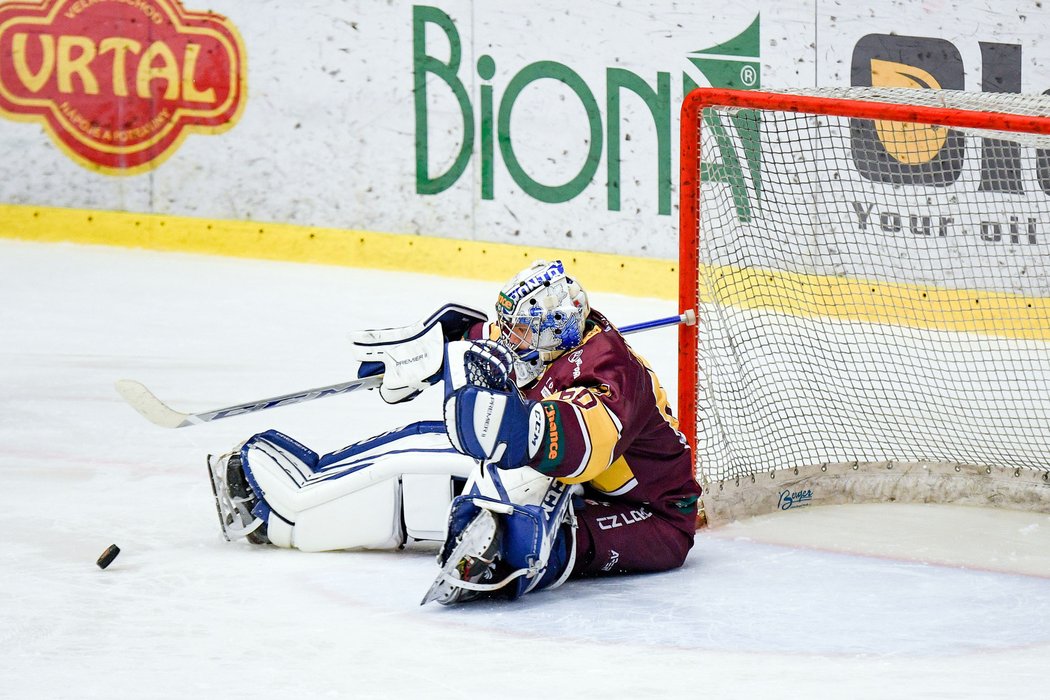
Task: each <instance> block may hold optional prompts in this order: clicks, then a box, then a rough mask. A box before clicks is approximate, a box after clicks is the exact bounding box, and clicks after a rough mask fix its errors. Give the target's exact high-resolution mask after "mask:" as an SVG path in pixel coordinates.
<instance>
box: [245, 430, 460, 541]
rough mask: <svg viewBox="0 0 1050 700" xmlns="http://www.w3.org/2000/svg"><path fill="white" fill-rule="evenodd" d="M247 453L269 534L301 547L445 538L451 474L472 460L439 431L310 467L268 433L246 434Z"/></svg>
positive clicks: (457, 472)
mask: <svg viewBox="0 0 1050 700" xmlns="http://www.w3.org/2000/svg"><path fill="white" fill-rule="evenodd" d="M245 456H246V460H245V467H246V472H248V473H249V475H250V477H251V479H252V480H253V481H254V485H255V486H257V487H258V489H259V491H261V493H262V496H263V499H264V500H265V501H266V504H267V505H268V506H269V507H270V516H269V518H268V519H267V536H268V537H269V539H270V542H271V543H273V544H274V545H277V546H281V547H294V548H297V549H301V550H303V551H328V550H338V549H392V548H396V547H398V546H400V545H401V544H403V543H404V541H405V536H406V534H407V536H408V537H412V538H415V539H424V540H436V541H443V540H444V538H445V527H446V525H447V514H448V507H449V504H450V503H451V502H452V497H453V495H454V494H453V482H452V479H453V477H459V478H465V477H466V476H467V475H468V474H469V473H470V472H471V471H472V470H473V468H474V466H475V464H476V462H475V461H474V460H473V459H471V458H470V457H466V456H464V455H461V454H459V453H457V452H455V451H453V450H452V449H451V447H450V445H449V443H448V439H447V438H446V437H445V436H444V434H423V435H411V436H406V437H404V438H400V439H397V440H395V441H386V442H384V443H383V444H382V445H379V446H377V447H376V448H375V449H369V450H367V451H358V452H355V453H354V454H353V455H351V456H348V457H347V458H346V459H345V460H340V461H337V462H332V463H326V464H325V466H324V467H323V468H320V469H317V470H316V471H315V469H314V468H313V467H312V466H311V465H310V464H308V463H307V462H304V460H303V457H302V456H301V455H300V454H297V453H296V452H294V451H292V450H289V449H286V448H285V447H284V446H281V445H278V444H275V443H273V442H270V441H267V440H261V439H260V440H254V441H250V442H249V446H248V450H247V453H246V455H245ZM308 458H309V457H308ZM402 518H403V521H404V526H402Z"/></svg>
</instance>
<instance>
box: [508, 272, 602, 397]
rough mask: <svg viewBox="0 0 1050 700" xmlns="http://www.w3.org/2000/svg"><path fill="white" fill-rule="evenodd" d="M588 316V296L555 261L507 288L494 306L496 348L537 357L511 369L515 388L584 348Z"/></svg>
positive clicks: (521, 362)
mask: <svg viewBox="0 0 1050 700" xmlns="http://www.w3.org/2000/svg"><path fill="white" fill-rule="evenodd" d="M590 312H591V307H590V304H589V303H588V301H587V293H586V292H584V291H583V288H582V287H580V285H579V283H578V282H576V281H575V280H574V279H572V278H571V277H569V276H568V275H566V274H565V266H564V265H562V262H561V261H560V260H554V261H552V262H547V261H542V260H541V261H539V262H536V263H533V264H532V265H531V266H530V267H528V268H527V269H525V270H522V271H521V272H520V273H518V274H517V275H515V277H514V278H513V279H511V280H510V281H509V282H507V284H506V285H505V286H504V287H503V289H502V290H500V293H499V299H498V300H497V301H496V318H497V321H498V323H499V329H500V342H501V343H502V344H503V345H505V346H506V347H508V348H510V349H512V350H514V351H515V352H517V353H518V354H519V355H521V353H523V352H527V351H528V350H534V351H536V353H537V355H538V357H537V358H536V359H535V360H534V361H532V362H528V361H527V360H523V361H519V362H518V363H516V364H515V368H514V369H515V376H516V379H517V383H518V385H519V386H523V385H525V384H527V383H528V382H530V381H532V379H534V378H535V377H536V376H538V375H539V373H540V372H542V371H543V366H544V365H546V364H547V363H550V362H553V361H554V360H555V359H556V358H557V357H558V356H559V355H561V354H562V353H564V352H566V351H568V350H571V349H573V348H574V347H576V346H577V345H579V344H580V343H581V342H583V334H584V325H585V324H586V322H587V315H588V314H589V313H590Z"/></svg>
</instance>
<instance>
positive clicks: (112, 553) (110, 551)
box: [95, 544, 120, 569]
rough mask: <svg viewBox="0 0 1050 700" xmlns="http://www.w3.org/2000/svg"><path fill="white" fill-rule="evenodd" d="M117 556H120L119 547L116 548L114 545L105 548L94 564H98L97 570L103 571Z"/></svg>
mask: <svg viewBox="0 0 1050 700" xmlns="http://www.w3.org/2000/svg"><path fill="white" fill-rule="evenodd" d="M118 554H120V547H118V546H117V545H115V544H111V545H110V546H108V547H106V551H104V552H102V556H100V557H99V558H98V561H97V562H95V563H96V564H98V568H100V569H105V568H106V567H107V566H109V565H110V564H112V563H113V560H114V559H116V558H117V555H118Z"/></svg>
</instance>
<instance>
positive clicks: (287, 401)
mask: <svg viewBox="0 0 1050 700" xmlns="http://www.w3.org/2000/svg"><path fill="white" fill-rule="evenodd" d="M683 323H684V324H685V325H687V326H692V325H693V324H695V323H696V313H695V312H693V311H692V310H689V311H685V312H683V313H681V314H679V315H677V316H668V317H667V318H659V319H655V320H652V321H643V322H641V323H635V324H633V325H629V326H624V327H623V328H620V329H619V330H620V333H622V334H624V335H627V334H630V333H637V332H639V331H647V330H651V329H653V328H663V327H665V326H677V325H680V324H683ZM526 359H528V358H526ZM382 383H383V375H382V374H374V375H371V376H368V377H361V378H359V379H351V380H350V381H348V382H341V383H339V384H330V385H328V386H321V387H317V388H316V389H307V390H305V391H296V392H293V393H291V394H284V395H282V396H273V397H270V398H266V399H258V400H256V401H248V402H246V403H241V404H237V405H236V406H227V407H225V408H217V409H213V410H211V411H201V412H200V413H182V412H180V411H176V410H175V409H173V408H171V407H170V406H168V405H167V404H165V403H164V402H163V401H161V400H160V399H158V398H157V397H156V396H154V394H153V392H151V391H150V390H149V389H147V388H146V387H145V385H143V384H142V383H140V382H137V381H134V380H132V379H120V380H118V381H117V382H116V389H117V393H118V394H120V396H121V398H123V399H124V401H126V402H127V403H128V404H129V405H130V406H131V407H132V408H134V409H135V410H136V411H138V412H139V413H140V414H141V415H142V417H143V418H145V419H146V420H148V421H149V422H150V423H153V424H154V425H159V426H160V427H162V428H185V427H186V426H188V425H199V424H201V423H210V422H211V421H215V420H221V419H223V418H230V417H232V416H242V415H245V414H247V413H255V412H256V411H263V410H266V409H268V408H276V407H277V406H290V405H292V404H296V403H302V402H304V401H313V400H314V399H320V398H323V397H325V396H337V395H339V394H349V393H351V392H354V391H357V390H359V389H376V388H378V387H379V385H380V384H382Z"/></svg>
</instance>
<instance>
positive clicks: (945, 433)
mask: <svg viewBox="0 0 1050 700" xmlns="http://www.w3.org/2000/svg"><path fill="white" fill-rule="evenodd" d="M1048 134H1050V100H1048V99H1047V98H1044V97H1041V96H1033V97H1023V96H1015V95H999V94H996V95H986V94H981V93H958V92H950V91H933V90H904V89H887V90H882V89H878V88H857V89H849V88H845V89H832V90H825V91H814V92H811V93H808V94H805V93H799V92H796V93H788V92H783V93H768V92H756V91H739V90H723V89H699V90H695V91H693V92H692V93H690V94H689V95H687V96H686V99H685V101H684V103H683V107H682V112H681V148H680V162H681V179H680V251H679V252H680V267H679V299H680V309H681V310H683V311H684V310H686V309H697V315H698V317H699V323H698V324H697V326H681V327H680V328H679V375H678V391H679V412H678V413H679V418H680V424H681V426H682V431H683V433H685V435H686V437H687V438H688V439H689V442H690V445H692V446H693V447H694V455H695V459H696V469H697V476H698V479H699V480H700V481H701V483H702V484H703V485H704V488H705V495H704V507H705V509H706V511H707V518H708V519H709V520H710V521H712V522H722V521H725V520H729V519H733V518H737V517H742V516H745V515H752V514H759V513H763V512H771V511H776V510H786V509H790V508H793V507H798V506H800V505H807V504H810V503H812V504H816V503H845V502H860V501H873V500H912V501H915V500H918V501H938V502H953V503H974V504H980V505H991V504H996V505H1004V504H1005V505H1008V506H1010V507H1021V508H1032V509H1037V510H1045V511H1048V512H1050V488H1044V487H1048V486H1050V263H1048V262H1046V260H1047V259H1048V258H1047V256H1048V254H1050V137H1047V136H1046V135H1048ZM793 149H798V150H797V152H796V151H795V150H793ZM978 160H980V161H981V162H980V163H979V164H978V162H977V161H978ZM705 168H706V170H705ZM796 184H797V189H795V190H793V189H792V188H793V187H796ZM1040 188H1041V191H1040ZM796 212H797V214H798V215H797V216H796V215H795V214H796ZM800 240H804V241H806V243H804V244H799V243H798V241H800ZM705 241H706V243H705ZM1004 241H1005V242H1004ZM705 245H706V246H707V247H706V248H705ZM751 246H753V249H751V248H749V247H751ZM795 246H797V247H795ZM730 248H731V249H733V255H732V256H729V255H725V257H724V259H721V256H723V253H725V252H726V251H727V250H729V249H730ZM784 251H786V252H784ZM778 256H782V257H778ZM895 256H896V257H895ZM1041 260H1042V261H1043V262H1040V261H1041ZM1019 271H1020V272H1019ZM1033 272H1034V274H1032V273H1033ZM1025 274H1028V277H1027V278H1025V277H1024V275H1025ZM727 280H729V281H727ZM982 303H983V306H981V304H982ZM712 309H717V310H718V311H717V313H716V312H713V311H712ZM725 309H731V310H730V311H729V312H728V313H726V316H727V319H728V320H726V321H725V322H724V323H723V322H721V321H719V322H718V323H720V324H721V325H720V326H718V327H715V326H716V325H717V324H716V323H714V322H712V323H710V324H709V325H707V326H705V321H706V320H708V319H709V318H710V317H712V316H714V315H717V314H722V313H723V312H724V310H725ZM771 319H773V320H771ZM705 334H706V336H707V337H706V338H705V337H704V336H705ZM829 339H830V340H829ZM705 343H708V344H709V345H710V347H709V346H708V345H705ZM719 343H722V344H723V347H721V348H719V347H718V344H719ZM788 345H790V347H788ZM712 348H713V349H712ZM741 348H744V350H741ZM755 348H758V350H754V349H755ZM902 348H906V349H905V350H902ZM747 353H751V354H750V355H748V354H747ZM843 354H848V355H851V356H852V355H854V354H856V355H858V357H857V358H854V359H852V360H850V361H849V362H846V363H845V364H841V365H838V364H836V363H837V362H838V358H839V357H841V356H842V355H843ZM982 354H986V355H987V358H984V357H983V355H982ZM730 355H733V357H732V358H730ZM905 355H907V358H908V359H902V358H903V357H904V356H905ZM916 357H918V358H920V359H919V360H915V358H916ZM811 359H812V363H811V362H810V360H811ZM748 362H752V363H753V364H752V365H750V366H749V365H747V363H748ZM822 362H827V363H828V366H827V367H824V366H822V365H821V364H820V363H822ZM705 363H707V366H705ZM734 363H736V364H734ZM811 364H812V366H809V365H811ZM923 364H925V365H927V367H926V368H925V369H924V368H923V367H922V365H923ZM716 365H717V366H719V369H718V370H717V372H718V373H720V374H719V376H717V377H716V376H715V373H716V370H712V369H711V367H712V366H716ZM722 365H725V367H726V368H728V369H726V370H725V371H724V372H723V369H722V368H721V366H722ZM730 365H733V366H732V367H730ZM901 365H905V366H906V367H905V368H904V369H901V368H900V366H901ZM913 365H914V366H913ZM1014 365H1016V367H1015V366H1014ZM1022 367H1034V370H1033V371H1034V372H1035V375H1033V383H1035V384H1039V383H1042V386H1034V387H1026V386H1025V380H1024V371H1025V370H1023V369H1020V368H1022ZM898 370H900V374H899V376H895V373H896V372H898ZM806 371H809V372H811V373H812V376H807V375H805V372H806ZM733 372H737V373H738V374H739V376H728V375H729V374H732V373H733ZM824 372H828V373H830V375H832V376H831V378H828V377H822V376H820V375H821V374H822V373H824ZM722 374H725V375H726V376H721V375H722ZM953 376H955V377H956V379H955V380H953V379H951V378H952V377H953ZM756 377H758V379H757V380H756ZM971 380H972V381H971ZM719 382H722V383H721V384H719ZM810 382H811V383H812V385H810ZM844 385H850V386H851V390H852V389H854V388H855V389H856V393H855V394H851V393H850V391H845V390H842V391H840V389H841V387H842V386H844ZM854 385H855V386H854ZM963 385H964V386H963ZM960 387H961V388H960ZM996 387H1001V388H1002V392H1003V393H1008V394H1010V396H1009V398H1008V399H1007V400H1003V399H1002V398H1001V395H1000V394H999V393H998V392H997V390H996ZM880 394H881V395H880ZM800 396H801V398H800ZM887 402H888V404H889V406H888V408H889V409H892V410H896V411H898V412H899V413H900V414H902V415H904V416H905V418H904V419H902V420H901V421H900V423H902V425H897V422H898V421H897V420H896V419H897V414H893V413H891V412H884V413H879V415H877V416H876V417H875V418H874V419H873V420H867V419H865V418H864V417H863V416H854V415H852V414H851V411H852V410H853V409H854V407H855V410H856V411H857V412H858V413H860V412H864V411H868V410H870V409H871V408H872V407H873V406H875V407H879V406H883V405H885V404H886V403H887ZM993 404H994V406H993V407H992V408H991V409H987V408H985V407H986V406H989V405H993ZM781 409H783V412H778V411H780V410H781ZM829 416H830V418H829ZM916 417H919V420H913V419H914V418H916ZM807 421H809V424H807ZM967 421H969V423H968V422H967ZM915 423H918V424H920V425H918V426H917V425H915ZM1013 423H1016V425H1013ZM726 426H730V427H729V428H727V427H726ZM814 426H815V429H814V430H811V428H813V427H814ZM723 432H724V433H725V434H724V435H723V434H721V433H723ZM714 433H720V434H719V435H718V436H715V437H712V435H713V434H714ZM839 433H841V434H843V435H844V436H845V438H842V439H841V440H840V438H839V437H838V434H839ZM756 435H757V436H758V437H755V436H756ZM866 435H871V436H873V437H870V438H866V437H865V436H866ZM829 436H830V437H829ZM848 439H853V440H855V441H856V442H858V443H860V445H859V446H858V447H851V446H850V445H849V444H847V443H846V440H848ZM712 441H721V442H722V443H724V444H720V445H717V446H710V443H712ZM832 443H834V444H832ZM784 445H787V446H789V447H790V448H791V449H789V450H787V451H786V452H785V453H783V454H781V452H780V448H781V447H782V446H784ZM708 447H710V449H708ZM956 448H958V449H956ZM723 458H724V459H723ZM719 461H724V462H725V464H714V463H715V462H719ZM712 465H714V466H712ZM763 482H764V483H763ZM755 485H761V486H762V487H763V488H761V489H756V488H754V486H755ZM1004 494H1006V495H1005V496H1004ZM802 500H804V501H805V503H800V501H802Z"/></svg>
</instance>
